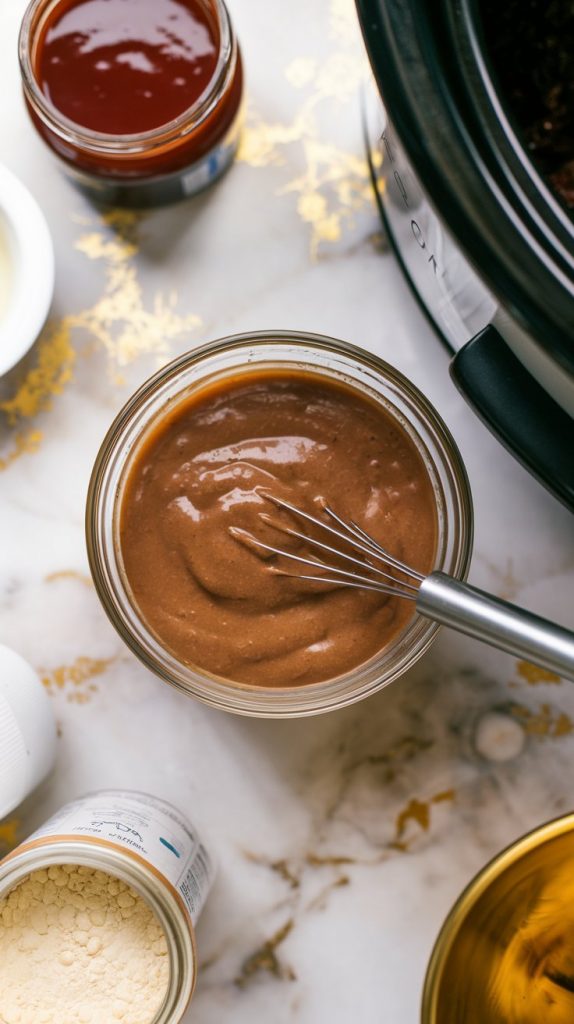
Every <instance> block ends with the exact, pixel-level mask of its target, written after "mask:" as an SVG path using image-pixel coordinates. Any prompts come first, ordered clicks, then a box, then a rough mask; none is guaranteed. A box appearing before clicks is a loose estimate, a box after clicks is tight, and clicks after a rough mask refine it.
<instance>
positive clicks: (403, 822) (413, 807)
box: [391, 789, 456, 851]
mask: <svg viewBox="0 0 574 1024" xmlns="http://www.w3.org/2000/svg"><path fill="white" fill-rule="evenodd" d="M455 799H456V792H455V790H454V789H445V790H442V791H441V792H440V793H436V794H435V795H434V796H432V797H430V799H429V800H418V799H417V798H416V797H412V798H411V799H410V800H409V802H408V804H407V805H406V807H404V808H403V809H402V810H401V811H399V813H398V815H397V819H396V826H395V838H394V840H393V842H392V843H391V847H392V848H393V849H395V850H401V851H405V850H407V849H408V847H409V845H410V842H411V841H412V840H411V841H409V840H405V839H404V836H405V833H406V831H407V826H408V824H409V822H411V821H412V822H414V823H415V824H416V825H418V826H419V828H420V829H421V830H422V831H423V832H428V830H429V828H430V823H431V809H432V807H433V806H435V805H436V804H442V803H445V802H452V801H453V800H455Z"/></svg>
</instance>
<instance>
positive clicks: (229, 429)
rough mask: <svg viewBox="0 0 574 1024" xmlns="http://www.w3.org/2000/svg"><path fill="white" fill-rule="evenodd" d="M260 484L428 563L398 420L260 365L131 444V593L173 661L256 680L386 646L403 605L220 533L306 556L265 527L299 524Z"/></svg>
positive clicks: (332, 670) (425, 489) (290, 680)
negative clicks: (312, 578) (314, 579)
mask: <svg viewBox="0 0 574 1024" xmlns="http://www.w3.org/2000/svg"><path fill="white" fill-rule="evenodd" d="M267 493H271V494H274V495H276V496H277V497H278V498H282V499H284V500H286V501H288V502H290V503H291V504H293V505H296V506H297V507H298V508H302V509H304V510H307V511H309V512H311V513H313V514H315V515H317V514H319V515H321V514H322V509H323V508H324V505H325V503H328V504H330V505H332V506H333V508H334V509H335V510H336V511H337V513H338V514H339V515H341V516H342V517H344V518H347V519H354V520H355V521H356V522H357V523H359V525H360V526H362V527H363V528H364V529H365V530H367V531H368V532H369V533H370V534H372V536H373V537H374V538H375V539H376V540H378V541H379V542H380V543H381V544H384V545H385V546H386V547H387V548H388V549H389V550H390V551H391V552H392V553H393V554H394V555H396V556H397V557H399V558H402V559H404V560H405V561H407V562H409V563H410V564H411V565H413V566H414V567H415V568H417V569H418V570H419V571H421V572H428V571H430V570H431V569H432V566H433V562H434V557H435V550H436V537H437V512H436V499H435V495H434V490H433V486H432V483H431V480H430V477H429V474H428V471H427V469H426V467H425V465H424V462H423V459H422V457H421V455H420V454H419V452H418V450H417V448H416V446H415V444H414V442H413V441H412V440H411V438H410V437H409V435H408V434H407V432H406V431H405V430H404V429H403V427H402V426H401V425H400V424H399V422H398V421H397V420H396V419H395V418H394V417H393V416H391V415H390V414H389V413H387V412H386V411H385V410H384V409H383V408H382V407H381V406H380V405H378V404H377V403H375V402H374V401H371V400H370V399H369V398H368V397H367V396H363V395H362V394H360V393H359V392H358V391H356V390H351V388H348V387H347V386H345V385H341V384H337V383H331V382H329V381H327V380H325V379H324V378H323V377H319V375H314V374H311V373H303V372H301V373H293V372H292V371H286V372H281V371H273V372H268V373H262V372H258V373H253V374H246V375H243V376H241V377H238V378H236V379H235V380H232V381H229V380H227V381H225V382H223V383H221V382H220V383H218V384H217V385H213V386H211V387H209V388H203V389H202V390H201V392H200V393H198V394H197V395H193V396H191V397H189V398H188V399H187V400H185V401H183V402H182V403H180V404H179V405H178V406H177V407H176V408H175V409H173V410H171V411H169V412H168V413H166V414H165V415H164V416H163V417H160V418H159V421H158V422H157V423H156V424H155V425H154V426H153V427H152V429H151V431H150V432H149V433H148V435H147V437H146V438H145V440H144V441H143V442H142V444H141V445H140V446H139V448H138V449H137V451H136V453H135V456H134V457H133V459H132V462H131V465H130V466H129V468H128V471H127V476H126V482H125V486H124V489H123V493H122V497H121V502H120V524H119V525H120V547H121V554H122V559H123V565H124V569H125V573H126V576H127V580H128V583H129V587H130V588H131V592H132V597H133V600H134V602H135V604H136V606H137V608H138V610H139V613H140V615H141V616H142V618H143V620H144V622H145V623H146V625H147V626H148V628H149V629H151V631H152V632H153V633H154V634H155V635H156V637H157V639H158V640H159V641H160V643H161V644H162V645H163V646H164V647H167V648H168V649H169V650H170V651H171V652H172V653H173V654H174V655H175V656H176V657H177V658H178V659H179V660H180V661H182V662H184V663H185V664H188V665H192V666H195V667H197V668H199V669H202V670H203V671H207V672H210V673H212V674H214V675H217V676H220V677H223V678H226V679H230V680H233V681H235V682H239V683H247V684H253V685H259V686H265V687H273V686H297V685H304V684H309V683H316V682H320V681H323V680H327V679H332V678H333V677H336V676H338V675H341V674H343V673H345V672H348V671H349V670H351V669H353V668H356V667H357V666H359V665H360V664H362V663H363V662H365V661H367V660H368V659H369V658H371V657H372V656H373V655H375V654H377V652H379V651H381V650H382V649H383V648H384V647H386V646H387V645H388V644H389V643H390V642H391V641H392V640H393V639H394V638H395V637H396V636H397V634H398V633H399V632H400V631H401V630H403V629H404V627H405V626H406V625H407V624H408V622H409V621H410V619H411V618H412V616H413V614H414V609H413V605H412V603H411V602H407V601H404V600H400V599H397V598H395V597H387V596H385V595H381V594H378V593H374V592H370V591H367V590H354V589H349V588H347V587H341V586H337V585H334V584H322V583H310V582H307V581H303V580H300V579H295V578H287V577H285V576H284V575H280V574H278V573H277V568H278V567H280V568H282V569H288V571H290V572H298V571H304V570H303V569H298V568H297V567H296V566H294V563H290V562H289V563H287V560H285V559H278V558H277V556H273V555H269V554H268V553H267V552H264V551H261V550H259V549H257V548H256V547H254V546H253V545H251V544H249V543H244V542H242V541H241V540H240V539H238V536H237V534H235V535H234V534H233V533H231V532H230V527H234V528H236V529H238V530H240V531H245V533H246V534H247V535H250V536H252V537H256V538H258V539H259V540H262V541H264V542H266V543H268V544H271V545H274V546H277V547H283V548H287V549H289V550H292V551H300V552H301V553H304V554H306V555H312V554H313V552H311V551H310V550H309V548H308V547H307V546H306V545H303V544H302V542H300V541H297V540H293V539H292V538H289V537H286V536H285V535H284V534H283V533H281V532H279V531H277V530H276V529H275V528H274V527H273V526H272V525H271V522H276V523H281V524H283V525H284V526H287V525H289V526H295V527H297V528H299V529H300V524H299V523H295V522H294V520H293V518H292V516H291V515H290V514H289V513H288V512H286V511H284V510H280V509H277V508H276V507H275V506H274V505H272V503H270V501H269V499H268V497H266V494H267ZM262 514H263V515H262ZM270 521H271V522H270ZM311 571H312V570H311Z"/></svg>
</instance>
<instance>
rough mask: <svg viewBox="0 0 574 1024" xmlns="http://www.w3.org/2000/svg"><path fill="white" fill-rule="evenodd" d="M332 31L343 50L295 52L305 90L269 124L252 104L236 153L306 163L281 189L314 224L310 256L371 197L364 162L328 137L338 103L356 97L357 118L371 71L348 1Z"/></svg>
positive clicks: (294, 71)
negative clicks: (321, 55) (287, 112)
mask: <svg viewBox="0 0 574 1024" xmlns="http://www.w3.org/2000/svg"><path fill="white" fill-rule="evenodd" d="M331 30H332V34H333V35H334V36H335V37H336V38H337V41H338V43H339V48H338V49H337V50H335V51H334V52H332V53H331V54H329V56H328V57H327V58H326V60H325V61H323V62H318V61H317V60H315V59H314V58H311V57H307V56H298V57H296V58H294V59H293V60H291V61H290V62H289V63H288V64H287V66H286V68H285V77H286V79H287V81H288V83H289V84H290V85H291V86H292V87H293V89H295V90H298V91H300V92H301V91H305V96H304V98H303V100H302V101H301V102H300V104H299V106H298V109H297V110H296V112H295V114H294V115H293V118H292V119H291V120H290V121H288V122H280V121H277V122H268V121H266V120H265V119H264V118H262V117H261V116H260V115H259V114H258V113H257V112H256V111H255V110H253V108H251V109H249V110H248V117H247V125H246V129H245V132H244V135H243V140H242V143H241V146H240V150H239V156H238V159H239V160H241V161H243V162H244V163H247V164H249V165H250V166H251V167H254V168H267V167H274V166H276V167H281V166H284V165H287V166H288V167H289V168H290V169H291V168H292V167H296V168H301V170H300V171H299V172H298V173H295V174H294V176H292V177H291V178H290V179H289V180H288V181H287V182H286V183H285V184H283V185H281V186H279V187H278V188H277V190H276V194H277V195H278V196H279V197H282V196H287V195H293V196H294V197H295V200H296V209H297V212H298V214H299V217H300V218H301V220H302V221H303V223H304V224H306V225H308V227H309V229H310V253H311V257H312V259H316V258H318V257H319V256H320V255H321V252H322V250H323V248H324V247H325V246H326V245H329V244H333V243H336V242H338V241H339V240H340V239H341V237H342V236H343V233H344V231H345V228H346V227H347V226H352V225H353V224H354V222H355V218H356V215H357V214H358V213H359V211H361V210H364V209H365V207H369V206H371V204H372V202H373V195H372V186H371V181H370V176H369V166H368V163H367V160H366V159H365V158H363V157H362V156H358V155H357V154H356V153H353V152H348V151H346V150H345V149H343V148H341V147H340V146H337V145H335V144H334V143H333V142H332V141H331V140H332V119H333V118H334V117H336V116H337V114H338V108H339V107H340V105H341V104H348V103H350V102H354V103H356V104H357V120H358V117H359V113H358V89H359V87H360V85H361V83H362V82H363V80H364V78H365V74H366V72H367V63H366V59H365V57H364V54H363V52H362V48H360V46H359V45H358V30H357V19H356V14H355V12H354V8H353V7H352V5H350V4H348V2H347V0H337V2H336V3H333V5H332V8H331Z"/></svg>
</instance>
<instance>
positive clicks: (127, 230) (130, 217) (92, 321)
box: [71, 210, 201, 384]
mask: <svg viewBox="0 0 574 1024" xmlns="http://www.w3.org/2000/svg"><path fill="white" fill-rule="evenodd" d="M143 218H144V215H143V214H141V213H135V212H132V211H127V210H110V211H108V212H107V213H106V214H104V215H103V216H102V218H101V220H100V222H99V224H96V225H95V228H94V230H90V231H85V232H84V233H83V234H82V235H81V236H80V238H79V239H78V240H77V242H76V246H75V247H76V249H77V250H78V251H79V252H81V253H82V254H83V255H84V256H86V257H87V258H88V259H90V260H94V261H101V262H102V263H103V265H104V290H103V294H102V296H101V297H100V298H99V299H98V300H97V301H96V302H95V303H94V305H93V306H91V307H90V308H89V309H86V310H84V311H83V312H80V313H78V314H76V315H75V316H74V317H73V318H71V323H72V326H73V327H75V328H77V329H82V330H84V331H86V332H87V333H88V335H89V336H90V337H91V338H92V339H93V340H95V341H96V342H97V343H98V345H99V346H101V347H102V348H103V349H104V350H105V351H106V353H107V355H108V360H109V365H110V368H111V372H112V378H113V380H114V382H115V383H117V384H123V383H124V380H123V377H122V370H124V369H125V367H127V366H128V365H129V364H130V363H132V362H133V361H134V360H136V359H138V358H140V357H141V356H150V355H151V356H154V357H155V359H156V362H157V365H158V366H159V365H161V363H162V362H164V361H165V359H166V358H168V357H169V355H170V350H171V343H172V342H173V341H175V340H176V339H177V338H178V337H180V336H181V335H182V334H184V333H185V332H186V331H193V330H195V329H196V328H197V327H199V326H200V324H201V319H200V317H198V316H197V315H196V314H195V313H188V314H180V313H178V312H177V303H178V295H177V292H176V291H175V289H171V290H170V291H169V292H156V293H155V295H154V296H153V299H152V303H151V306H148V305H147V304H146V302H145V299H144V293H143V287H142V284H141V281H140V279H139V276H138V268H137V263H136V259H135V258H136V256H137V255H138V253H139V252H140V249H141V240H140V226H141V223H142V220H143Z"/></svg>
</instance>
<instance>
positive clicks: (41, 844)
mask: <svg viewBox="0 0 574 1024" xmlns="http://www.w3.org/2000/svg"><path fill="white" fill-rule="evenodd" d="M53 864H75V865H79V866H85V867H90V868H94V869H96V870H100V871H105V872H106V873H107V874H109V875H113V876H114V877H116V878H119V879H121V881H123V882H126V883H127V884H128V885H130V886H132V888H134V889H135V890H136V891H137V892H138V893H139V894H140V896H141V897H142V898H143V899H144V900H145V901H146V902H147V904H148V905H149V906H150V907H151V909H152V910H153V911H154V913H155V915H156V917H157V918H158V920H159V923H160V924H161V926H162V928H163V930H164V933H165V937H166V942H167V947H168V956H169V963H170V978H169V985H168V991H167V993H166V996H165V999H164V1002H163V1005H162V1007H161V1008H160V1010H159V1011H158V1013H157V1015H156V1016H155V1018H154V1020H153V1022H151V1024H177V1022H178V1021H180V1020H181V1018H182V1017H183V1015H184V1013H185V1011H186V1009H187V1007H188V1005H189V1002H190V1000H191V997H192V995H193V991H194V988H195V982H196V978H197V954H196V947H195V924H196V922H197V919H198V918H199V915H200V913H201V911H202V909H203V906H204V903H205V900H206V898H207V895H208V892H209V889H210V887H211V883H212V881H213V878H214V875H215V864H214V860H213V857H212V855H211V854H210V853H209V852H208V850H207V847H206V846H205V843H204V841H203V840H202V838H201V836H200V834H199V832H198V831H197V829H196V828H195V826H194V825H192V824H191V822H190V821H189V820H188V819H187V818H186V817H185V816H184V815H183V814H181V813H180V812H179V811H178V810H176V808H175V807H172V805H171V804H169V803H167V802H166V801H164V800H159V799H157V798H155V797H152V796H149V795H148V794H147V793H137V792H132V791H129V790H128V791H124V790H102V791H101V792H98V793H92V794H90V795H89V796H86V797H83V798H81V799H80V800H76V801H75V802H74V803H71V804H68V805H67V806H66V807H64V808H63V809H62V810H61V811H59V812H58V813H57V814H55V815H54V817H52V818H50V820H49V821H48V822H47V823H46V825H44V826H43V827H42V828H40V829H39V830H38V831H37V832H35V833H34V834H33V835H32V836H30V838H29V839H27V840H26V841H25V842H24V843H22V844H21V845H20V846H18V847H17V848H16V849H15V850H13V851H12V853H10V854H8V856H7V857H5V858H4V860H3V861H0V899H2V897H4V896H6V895H7V893H8V892H10V890H11V889H13V888H14V887H15V886H16V885H18V883H19V882H20V881H22V879H23V878H25V877H26V876H27V875H29V874H30V872H32V871H36V870H37V869H39V868H48V867H50V866H51V865H53Z"/></svg>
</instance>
